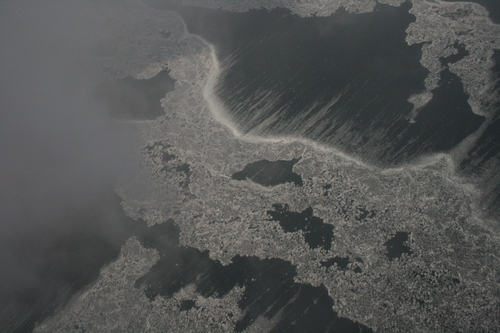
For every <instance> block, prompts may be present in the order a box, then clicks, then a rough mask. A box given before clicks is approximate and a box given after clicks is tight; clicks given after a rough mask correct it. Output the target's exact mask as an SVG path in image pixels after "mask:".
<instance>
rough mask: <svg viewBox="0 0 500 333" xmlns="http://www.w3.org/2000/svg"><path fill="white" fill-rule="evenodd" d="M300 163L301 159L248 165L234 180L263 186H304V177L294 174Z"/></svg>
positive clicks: (234, 176) (233, 176) (262, 161)
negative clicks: (296, 166) (290, 184)
mask: <svg viewBox="0 0 500 333" xmlns="http://www.w3.org/2000/svg"><path fill="white" fill-rule="evenodd" d="M298 161H299V159H292V160H291V161H286V160H278V161H268V160H261V161H257V162H252V163H249V164H247V165H246V166H245V168H244V169H243V170H241V171H238V172H236V173H234V174H233V175H232V178H233V179H236V180H246V179H250V180H252V181H254V182H256V183H257V184H260V185H263V186H276V185H278V184H284V183H294V184H295V185H297V186H302V184H303V183H302V177H301V176H300V175H299V174H297V173H295V172H293V166H294V165H295V163H297V162H298Z"/></svg>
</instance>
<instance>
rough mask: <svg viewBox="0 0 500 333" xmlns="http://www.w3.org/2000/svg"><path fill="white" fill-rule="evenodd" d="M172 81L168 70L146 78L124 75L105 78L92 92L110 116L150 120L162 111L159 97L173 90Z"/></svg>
mask: <svg viewBox="0 0 500 333" xmlns="http://www.w3.org/2000/svg"><path fill="white" fill-rule="evenodd" d="M174 88H175V80H174V79H172V78H171V77H170V75H169V71H168V70H163V71H161V72H160V73H158V74H157V75H156V76H154V77H152V78H150V79H147V80H146V79H144V80H142V79H134V78H132V77H126V78H124V79H120V80H106V81H104V82H102V83H101V84H100V85H99V86H98V88H97V91H96V98H97V99H98V100H99V101H101V102H102V103H103V104H104V105H105V106H106V108H107V109H108V112H109V114H110V115H111V116H112V117H115V118H119V119H132V120H153V119H155V118H158V117H159V116H162V115H164V114H165V111H164V110H163V108H162V107H161V102H160V100H161V99H162V98H164V97H165V95H166V94H167V92H169V91H172V90H174Z"/></svg>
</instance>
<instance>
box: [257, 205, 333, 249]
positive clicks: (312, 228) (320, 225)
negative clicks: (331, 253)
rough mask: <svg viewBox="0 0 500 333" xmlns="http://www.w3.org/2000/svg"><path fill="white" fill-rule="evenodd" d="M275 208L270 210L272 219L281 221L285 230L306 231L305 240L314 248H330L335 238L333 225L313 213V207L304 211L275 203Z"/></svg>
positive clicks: (269, 213) (268, 213)
mask: <svg viewBox="0 0 500 333" xmlns="http://www.w3.org/2000/svg"><path fill="white" fill-rule="evenodd" d="M273 209H274V210H268V211H267V215H269V216H270V217H271V218H270V221H279V223H280V226H281V227H282V228H283V230H284V231H285V232H297V231H299V230H302V231H303V232H304V240H305V242H306V243H307V244H308V245H309V246H310V247H311V248H312V249H315V248H318V247H322V248H324V249H325V250H330V249H331V247H332V240H333V225H331V224H328V223H324V222H323V220H322V219H320V218H319V217H317V216H314V215H313V209H312V208H311V207H308V208H306V209H305V210H304V211H302V212H293V211H290V207H289V206H288V205H287V204H285V205H282V204H274V205H273Z"/></svg>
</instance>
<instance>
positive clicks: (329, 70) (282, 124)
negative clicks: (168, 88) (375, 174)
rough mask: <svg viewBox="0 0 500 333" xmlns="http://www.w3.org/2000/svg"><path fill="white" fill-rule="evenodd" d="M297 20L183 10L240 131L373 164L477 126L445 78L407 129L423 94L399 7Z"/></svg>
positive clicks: (447, 143) (404, 11) (416, 50)
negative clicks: (414, 98) (211, 60)
mask: <svg viewBox="0 0 500 333" xmlns="http://www.w3.org/2000/svg"><path fill="white" fill-rule="evenodd" d="M376 9H377V10H376V11H375V12H373V13H366V14H361V15H360V14H349V13H346V12H345V11H343V10H339V11H338V12H337V13H334V14H333V15H331V16H329V17H309V18H301V17H299V16H296V15H292V14H290V12H289V11H288V10H285V9H275V10H272V11H266V10H252V11H249V12H245V13H232V12H227V11H222V10H211V9H202V8H194V7H179V8H178V9H177V11H178V12H179V13H180V14H181V15H182V17H183V19H184V20H185V22H186V24H187V26H188V29H189V31H190V32H192V33H195V34H198V35H201V36H202V37H203V38H205V39H206V40H208V41H209V42H210V43H212V44H214V45H215V46H216V49H217V53H218V58H219V59H220V60H221V62H222V64H223V65H226V66H227V67H225V68H226V69H225V71H224V72H223V74H222V75H221V77H220V80H219V83H218V85H217V87H216V94H217V95H218V96H219V97H220V98H221V99H222V100H223V101H224V102H225V104H226V105H227V107H228V109H229V112H230V113H231V115H232V116H233V117H234V119H235V120H236V121H237V123H238V125H239V127H240V129H241V130H242V131H243V132H254V133H257V134H260V135H268V134H270V135H274V134H284V135H291V136H295V137H296V136H299V137H300V136H301V137H307V138H310V139H313V140H316V141H320V142H323V143H325V144H330V145H333V146H335V147H337V148H341V150H343V151H345V152H348V153H351V154H353V155H356V156H359V157H360V158H362V159H364V160H368V161H370V162H372V163H375V164H378V165H395V164H399V163H402V162H405V161H407V160H408V159H412V158H414V157H417V156H420V155H422V154H427V153H432V152H441V151H447V150H449V149H451V148H453V147H454V146H455V145H456V144H457V143H459V142H460V141H461V140H463V139H464V138H465V137H466V136H467V135H468V134H470V133H472V132H473V131H475V130H476V129H477V128H478V127H479V126H480V124H481V123H482V121H483V118H482V117H479V116H477V115H475V114H473V113H472V111H471V109H470V107H469V105H468V104H467V102H466V101H467V97H468V96H467V95H466V94H465V93H464V92H463V87H462V85H461V83H460V82H459V81H457V80H454V78H453V77H451V76H452V75H451V74H450V73H445V74H444V76H445V77H443V79H442V82H441V85H440V87H439V88H437V89H435V91H434V92H433V93H434V98H433V99H432V101H431V102H430V103H429V104H427V105H426V106H425V107H424V108H423V109H422V110H421V112H420V113H419V115H418V117H417V118H416V123H410V122H409V121H408V116H409V114H410V112H411V110H412V105H411V104H410V103H408V102H407V99H408V98H409V97H410V96H411V95H412V94H415V93H419V92H421V91H422V90H423V89H424V79H425V77H426V75H427V73H428V71H427V70H426V69H425V68H423V67H422V66H421V64H420V57H421V50H420V47H421V46H420V45H413V46H408V45H407V44H406V42H405V37H406V33H405V30H406V28H407V27H408V25H409V24H410V23H411V22H413V21H414V20H415V18H414V16H413V15H410V14H409V13H408V10H409V9H410V4H409V3H405V4H403V5H402V6H401V7H391V6H385V5H377V8H376Z"/></svg>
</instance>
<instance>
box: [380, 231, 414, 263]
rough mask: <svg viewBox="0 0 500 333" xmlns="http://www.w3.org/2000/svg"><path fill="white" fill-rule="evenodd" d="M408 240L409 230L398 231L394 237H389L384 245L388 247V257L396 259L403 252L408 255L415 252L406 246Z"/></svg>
mask: <svg viewBox="0 0 500 333" xmlns="http://www.w3.org/2000/svg"><path fill="white" fill-rule="evenodd" d="M407 241H408V233H407V232H397V233H396V235H394V237H392V238H391V239H389V240H388V241H387V242H386V243H385V244H384V245H385V246H386V248H387V257H388V258H389V259H390V260H394V259H396V258H400V257H401V256H402V255H403V253H406V254H408V255H411V254H413V251H412V249H411V248H410V247H408V246H406V245H405V244H406V242H407Z"/></svg>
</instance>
